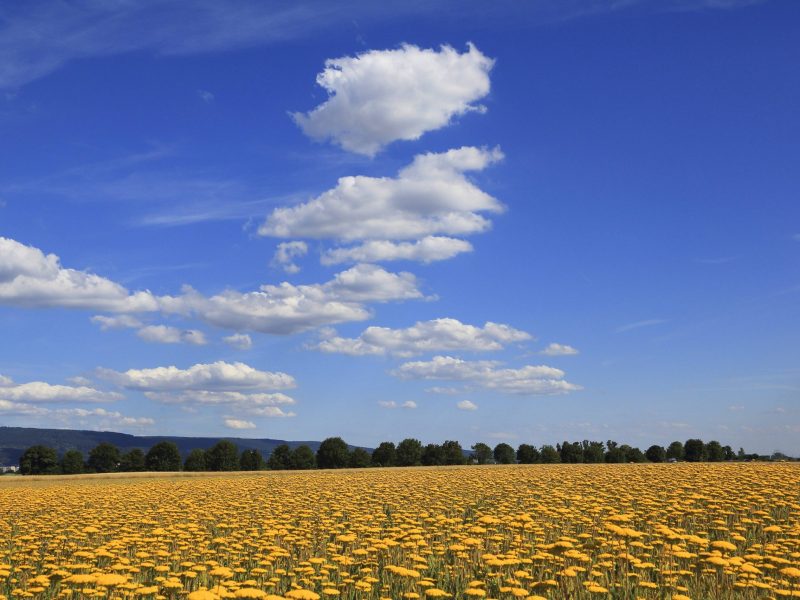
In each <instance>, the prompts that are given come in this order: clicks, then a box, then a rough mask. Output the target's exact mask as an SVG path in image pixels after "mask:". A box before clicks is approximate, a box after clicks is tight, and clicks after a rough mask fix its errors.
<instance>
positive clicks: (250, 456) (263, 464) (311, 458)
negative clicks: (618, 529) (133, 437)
mask: <svg viewBox="0 0 800 600" xmlns="http://www.w3.org/2000/svg"><path fill="white" fill-rule="evenodd" d="M769 458H770V457H766V456H759V455H757V454H747V453H745V451H744V449H742V448H739V451H738V452H734V451H733V449H732V448H731V447H730V446H722V445H721V444H720V443H719V442H717V441H716V440H712V441H710V442H703V440H700V439H689V440H686V441H685V442H679V441H675V442H672V443H671V444H670V445H669V446H668V447H666V448H664V447H663V446H658V445H652V446H650V447H649V448H648V449H647V450H646V451H644V452H642V451H641V450H640V449H639V448H636V447H632V446H629V445H627V444H618V443H617V442H615V441H613V440H608V441H607V442H597V441H589V440H583V441H582V442H568V441H564V442H563V443H561V444H556V445H555V446H552V445H548V444H545V445H543V446H541V447H538V448H537V447H536V446H533V445H531V444H520V445H519V446H518V447H517V448H516V449H514V448H513V447H512V446H510V445H509V444H506V443H504V442H503V443H499V444H497V445H496V446H495V447H494V448H492V447H490V446H489V445H487V444H485V443H483V442H478V443H476V444H474V445H473V446H472V447H471V448H470V450H469V451H465V450H464V449H463V448H462V447H461V444H459V443H458V442H457V441H455V440H447V441H445V442H443V443H442V444H427V445H423V444H422V442H420V441H419V440H417V439H414V438H406V439H404V440H403V441H401V442H400V443H398V444H397V445H395V443H394V442H381V443H380V445H378V447H377V448H375V449H374V450H373V451H372V452H371V453H370V452H368V451H367V450H365V449H364V448H354V449H353V450H351V449H350V447H349V446H348V444H347V443H346V442H345V441H344V440H343V439H342V438H340V437H331V438H327V439H326V440H324V441H323V442H322V443H321V444H320V446H319V449H318V450H317V451H316V452H314V451H313V450H312V449H311V448H310V447H309V446H307V445H301V446H297V447H296V448H294V449H292V448H290V447H289V446H288V445H287V444H281V445H279V446H277V447H276V448H275V449H274V450H273V451H272V453H271V454H270V455H269V457H268V458H267V459H264V457H263V456H262V454H261V452H260V451H258V450H255V449H246V450H243V451H241V452H239V448H238V447H237V446H236V444H234V443H233V442H231V441H230V440H220V441H219V442H217V443H216V444H214V445H213V446H212V447H211V448H208V449H205V450H204V449H200V448H196V449H194V450H192V451H191V452H190V453H189V454H188V456H186V458H185V460H183V459H182V458H181V454H180V452H179V450H178V447H177V446H176V445H175V444H174V443H173V442H166V441H164V442H158V443H157V444H155V445H154V446H152V447H151V448H150V449H149V450H148V451H147V452H146V453H145V452H144V451H142V450H140V449H138V448H134V449H132V450H129V451H127V452H122V451H121V450H120V449H119V448H117V447H116V446H115V445H114V444H111V443H108V442H102V443H100V444H98V445H97V446H95V447H94V448H93V449H92V450H91V451H90V452H89V454H88V457H86V458H85V459H84V456H83V453H82V452H80V451H79V450H67V451H66V452H64V454H63V455H62V456H61V457H60V458H59V457H58V454H57V452H56V451H55V449H53V448H50V447H48V446H43V445H36V446H31V447H30V448H28V449H27V450H25V452H24V453H23V454H22V456H21V457H20V473H22V474H23V475H51V474H67V475H69V474H79V473H114V472H136V471H180V470H183V471H260V470H264V469H269V470H276V471H277V470H289V469H295V470H304V469H342V468H365V467H411V466H420V465H422V466H437V465H464V464H468V463H469V464H474V463H477V464H492V463H495V464H512V463H521V464H534V463H627V462H666V461H688V462H702V461H710V462H721V461H732V460H764V459H769ZM787 458H788V457H786V456H784V455H782V454H780V455H779V454H778V453H776V454H775V455H773V456H772V459H776V460H777V459H787Z"/></svg>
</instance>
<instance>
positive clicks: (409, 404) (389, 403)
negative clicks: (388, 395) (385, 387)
mask: <svg viewBox="0 0 800 600" xmlns="http://www.w3.org/2000/svg"><path fill="white" fill-rule="evenodd" d="M378 406H380V407H381V408H390V409H391V408H405V409H409V410H413V409H415V408H417V403H416V402H414V401H413V400H406V401H405V402H403V403H402V404H398V403H397V402H395V401H394V400H381V401H379V402H378Z"/></svg>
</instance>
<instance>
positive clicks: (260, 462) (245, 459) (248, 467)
mask: <svg viewBox="0 0 800 600" xmlns="http://www.w3.org/2000/svg"><path fill="white" fill-rule="evenodd" d="M263 468H264V457H263V456H261V452H259V451H258V450H257V449H256V448H250V449H247V450H242V455H241V456H240V457H239V469H241V470H242V471H260V470H261V469H263Z"/></svg>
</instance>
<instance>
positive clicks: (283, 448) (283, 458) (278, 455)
mask: <svg viewBox="0 0 800 600" xmlns="http://www.w3.org/2000/svg"><path fill="white" fill-rule="evenodd" d="M267 468H268V469H271V470H273V471H285V470H286V469H291V468H292V451H291V450H290V449H289V445H288V444H281V445H280V446H276V447H275V448H274V449H273V450H272V453H271V454H270V455H269V458H268V459H267Z"/></svg>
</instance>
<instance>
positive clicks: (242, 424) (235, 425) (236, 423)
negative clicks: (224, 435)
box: [225, 417, 256, 429]
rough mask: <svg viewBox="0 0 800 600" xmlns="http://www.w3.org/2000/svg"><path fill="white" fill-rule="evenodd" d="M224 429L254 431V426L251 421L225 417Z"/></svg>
mask: <svg viewBox="0 0 800 600" xmlns="http://www.w3.org/2000/svg"><path fill="white" fill-rule="evenodd" d="M225 427H227V428H228V429H255V428H256V424H255V423H253V422H252V421H245V420H244V419H234V418H231V417H227V418H226V419H225Z"/></svg>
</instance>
